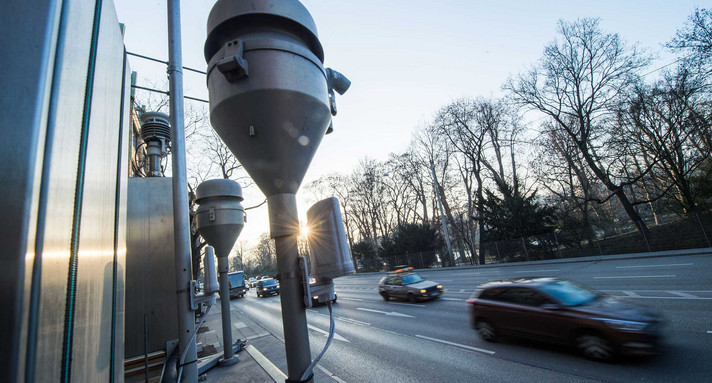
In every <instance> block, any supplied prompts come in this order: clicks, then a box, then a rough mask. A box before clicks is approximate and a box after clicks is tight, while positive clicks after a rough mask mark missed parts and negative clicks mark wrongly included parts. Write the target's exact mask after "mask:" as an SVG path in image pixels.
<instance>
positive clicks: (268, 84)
mask: <svg viewBox="0 0 712 383" xmlns="http://www.w3.org/2000/svg"><path fill="white" fill-rule="evenodd" d="M205 54H206V60H208V90H209V92H210V120H211V123H212V125H213V128H214V129H215V131H216V132H217V133H218V134H219V135H220V137H221V138H222V140H223V141H224V142H225V144H226V145H227V146H228V147H229V148H230V150H231V151H232V153H233V154H235V156H236V157H237V159H238V160H239V161H240V163H241V164H242V165H243V166H244V167H245V170H247V172H248V173H249V174H250V176H251V177H252V179H253V180H254V181H255V183H257V185H258V186H259V187H260V189H261V190H262V192H263V193H264V194H266V195H268V196H271V195H275V194H285V193H289V194H294V193H296V192H297V190H298V189H299V186H300V184H301V182H302V180H303V178H304V175H305V173H306V171H307V168H308V167H309V164H310V163H311V161H312V159H313V157H314V154H315V153H316V150H317V148H318V147H319V144H320V143H321V140H322V138H323V137H324V134H325V132H326V129H327V128H328V127H329V124H330V122H331V109H330V106H329V95H328V85H327V78H326V72H325V70H324V67H323V51H322V48H321V44H320V43H319V39H318V37H317V34H316V27H315V26H314V21H313V19H312V18H311V15H309V12H308V11H307V10H306V9H305V8H304V6H303V5H302V4H301V3H299V1H296V0H261V1H225V0H220V1H218V2H217V3H216V4H215V6H214V7H213V11H212V12H211V15H210V19H209V22H208V40H207V41H206V43H205Z"/></svg>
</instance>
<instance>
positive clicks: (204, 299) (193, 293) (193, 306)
mask: <svg viewBox="0 0 712 383" xmlns="http://www.w3.org/2000/svg"><path fill="white" fill-rule="evenodd" d="M197 289H198V281H190V294H188V295H190V310H191V311H198V305H199V304H201V303H209V304H210V305H214V304H215V293H214V292H213V293H212V294H209V295H205V294H202V295H197Z"/></svg>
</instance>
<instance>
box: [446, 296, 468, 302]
mask: <svg viewBox="0 0 712 383" xmlns="http://www.w3.org/2000/svg"><path fill="white" fill-rule="evenodd" d="M440 299H443V300H446V301H458V302H462V301H464V299H460V298H445V297H440Z"/></svg>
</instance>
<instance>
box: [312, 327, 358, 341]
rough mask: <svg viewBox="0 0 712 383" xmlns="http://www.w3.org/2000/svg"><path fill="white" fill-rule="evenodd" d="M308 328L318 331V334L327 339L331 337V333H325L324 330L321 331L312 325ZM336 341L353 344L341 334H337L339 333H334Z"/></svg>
mask: <svg viewBox="0 0 712 383" xmlns="http://www.w3.org/2000/svg"><path fill="white" fill-rule="evenodd" d="M307 327H309V328H310V329H312V330H314V331H316V332H319V333H322V334H324V336H325V337H327V338H328V337H329V332H328V331H324V330H322V329H320V328H317V327H314V326H312V325H310V324H307ZM334 339H336V340H340V341H342V342H346V343H351V342H349V340H348V339H346V338H344V337H343V336H341V335H339V334H337V333H334Z"/></svg>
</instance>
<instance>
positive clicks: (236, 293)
mask: <svg viewBox="0 0 712 383" xmlns="http://www.w3.org/2000/svg"><path fill="white" fill-rule="evenodd" d="M227 280H228V282H229V284H230V298H234V297H240V298H242V297H244V296H245V293H246V292H247V286H246V285H245V273H244V272H242V271H236V272H233V273H228V275H227Z"/></svg>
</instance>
